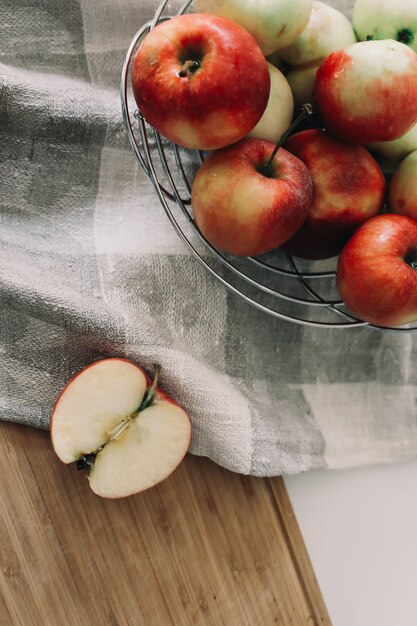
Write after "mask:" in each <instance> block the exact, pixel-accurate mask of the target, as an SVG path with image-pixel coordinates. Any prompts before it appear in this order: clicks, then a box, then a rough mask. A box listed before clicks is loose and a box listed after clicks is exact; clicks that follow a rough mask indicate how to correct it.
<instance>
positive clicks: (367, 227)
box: [337, 214, 417, 326]
mask: <svg viewBox="0 0 417 626" xmlns="http://www.w3.org/2000/svg"><path fill="white" fill-rule="evenodd" d="M337 286H338V288H339V292H340V295H341V296H342V298H343V301H344V302H345V304H346V305H347V307H348V309H349V310H350V311H351V312H352V313H353V314H354V315H356V316H357V317H359V318H360V319H362V320H364V321H365V322H369V323H371V324H374V325H376V326H401V325H402V324H407V323H410V322H413V321H415V320H417V222H415V221H414V220H412V219H410V218H409V217H405V216H403V215H391V214H387V215H378V216H377V217H374V218H372V219H370V220H368V221H367V222H365V224H363V225H362V226H361V227H360V228H359V229H358V230H357V231H356V233H355V234H354V235H353V236H352V238H351V239H350V240H349V241H348V243H347V244H346V246H345V247H344V248H343V250H342V253H341V255H340V257H339V262H338V267H337Z"/></svg>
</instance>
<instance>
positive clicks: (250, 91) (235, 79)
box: [132, 13, 270, 150]
mask: <svg viewBox="0 0 417 626" xmlns="http://www.w3.org/2000/svg"><path fill="white" fill-rule="evenodd" d="M269 87H270V78H269V71H268V65H267V62H266V60H265V58H264V56H263V54H262V52H261V50H260V48H259V46H258V44H257V43H256V41H255V40H254V38H253V37H252V36H251V35H250V34H249V33H248V32H247V31H246V30H245V29H244V28H243V27H242V26H240V25H239V24H236V22H233V21H232V20H228V19H225V18H223V17H218V16H216V15H200V14H197V13H194V14H193V13H191V14H187V15H178V16H176V17H173V18H172V19H170V20H169V21H167V22H163V23H161V24H159V25H158V26H156V28H154V29H153V30H151V31H150V32H149V33H148V34H147V35H146V37H145V38H144V40H143V42H142V44H141V46H140V48H139V50H138V51H137V53H136V54H135V56H134V58H133V62H132V89H133V93H134V96H135V99H136V103H137V105H138V107H139V110H140V112H141V113H142V115H143V116H144V118H145V119H146V121H147V122H148V123H149V124H151V125H152V126H153V127H154V128H156V130H158V131H159V132H160V133H161V134H162V135H164V136H165V137H167V138H168V139H171V140H172V141H174V142H175V143H177V144H179V145H182V146H185V147H188V148H196V149H200V150H214V149H216V148H220V147H222V146H226V145H229V144H231V143H234V142H236V141H238V140H239V139H241V138H242V137H244V136H245V135H247V133H249V132H250V131H251V130H252V128H254V126H256V124H257V123H258V122H259V120H260V119H261V117H262V114H263V112H264V111H265V108H266V105H267V103H268V97H269Z"/></svg>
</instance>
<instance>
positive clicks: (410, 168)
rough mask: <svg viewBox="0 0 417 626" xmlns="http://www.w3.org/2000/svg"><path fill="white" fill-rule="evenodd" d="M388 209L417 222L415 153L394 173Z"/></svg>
mask: <svg viewBox="0 0 417 626" xmlns="http://www.w3.org/2000/svg"><path fill="white" fill-rule="evenodd" d="M388 209H389V211H390V212H391V213H399V214H400V215H407V216H408V217H410V218H412V219H413V220H416V221H417V151H416V152H412V153H411V154H409V155H408V157H407V158H406V159H404V161H403V162H402V163H401V164H400V166H399V167H398V169H397V170H396V171H395V172H394V175H393V177H392V179H391V182H390V185H389V192H388Z"/></svg>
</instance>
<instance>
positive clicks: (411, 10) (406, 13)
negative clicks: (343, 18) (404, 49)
mask: <svg viewBox="0 0 417 626" xmlns="http://www.w3.org/2000/svg"><path fill="white" fill-rule="evenodd" d="M353 26H354V28H355V31H356V34H357V36H358V38H359V39H360V40H362V41H365V40H366V39H367V38H369V37H372V38H373V39H395V40H396V41H400V42H401V43H405V44H407V45H408V46H410V48H412V49H413V50H414V51H415V52H417V2H416V0H396V1H395V2H394V1H393V0H356V2H355V6H354V8H353Z"/></svg>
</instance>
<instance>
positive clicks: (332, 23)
mask: <svg viewBox="0 0 417 626" xmlns="http://www.w3.org/2000/svg"><path fill="white" fill-rule="evenodd" d="M355 42H356V37H355V33H354V32H353V28H352V25H351V23H350V22H349V20H348V19H347V17H345V16H344V15H343V13H341V12H340V11H338V10H337V9H334V8H333V7H331V6H329V5H328V4H325V3H324V2H317V1H316V0H314V2H313V8H312V12H311V16H310V20H309V22H308V24H307V27H306V28H305V29H304V30H303V32H302V33H301V35H300V36H299V37H298V38H297V39H296V40H295V41H294V42H293V43H292V44H291V45H290V46H289V47H288V48H284V49H283V50H280V51H279V54H280V56H281V57H282V58H283V59H284V60H285V61H286V62H287V63H289V64H290V65H291V66H293V67H300V66H301V67H305V66H306V64H308V65H310V64H312V63H315V65H316V66H319V65H320V63H321V62H322V61H323V60H324V59H325V58H326V57H327V56H328V55H329V54H330V53H331V52H335V51H336V50H340V48H344V47H346V46H350V45H351V44H353V43H355Z"/></svg>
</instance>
